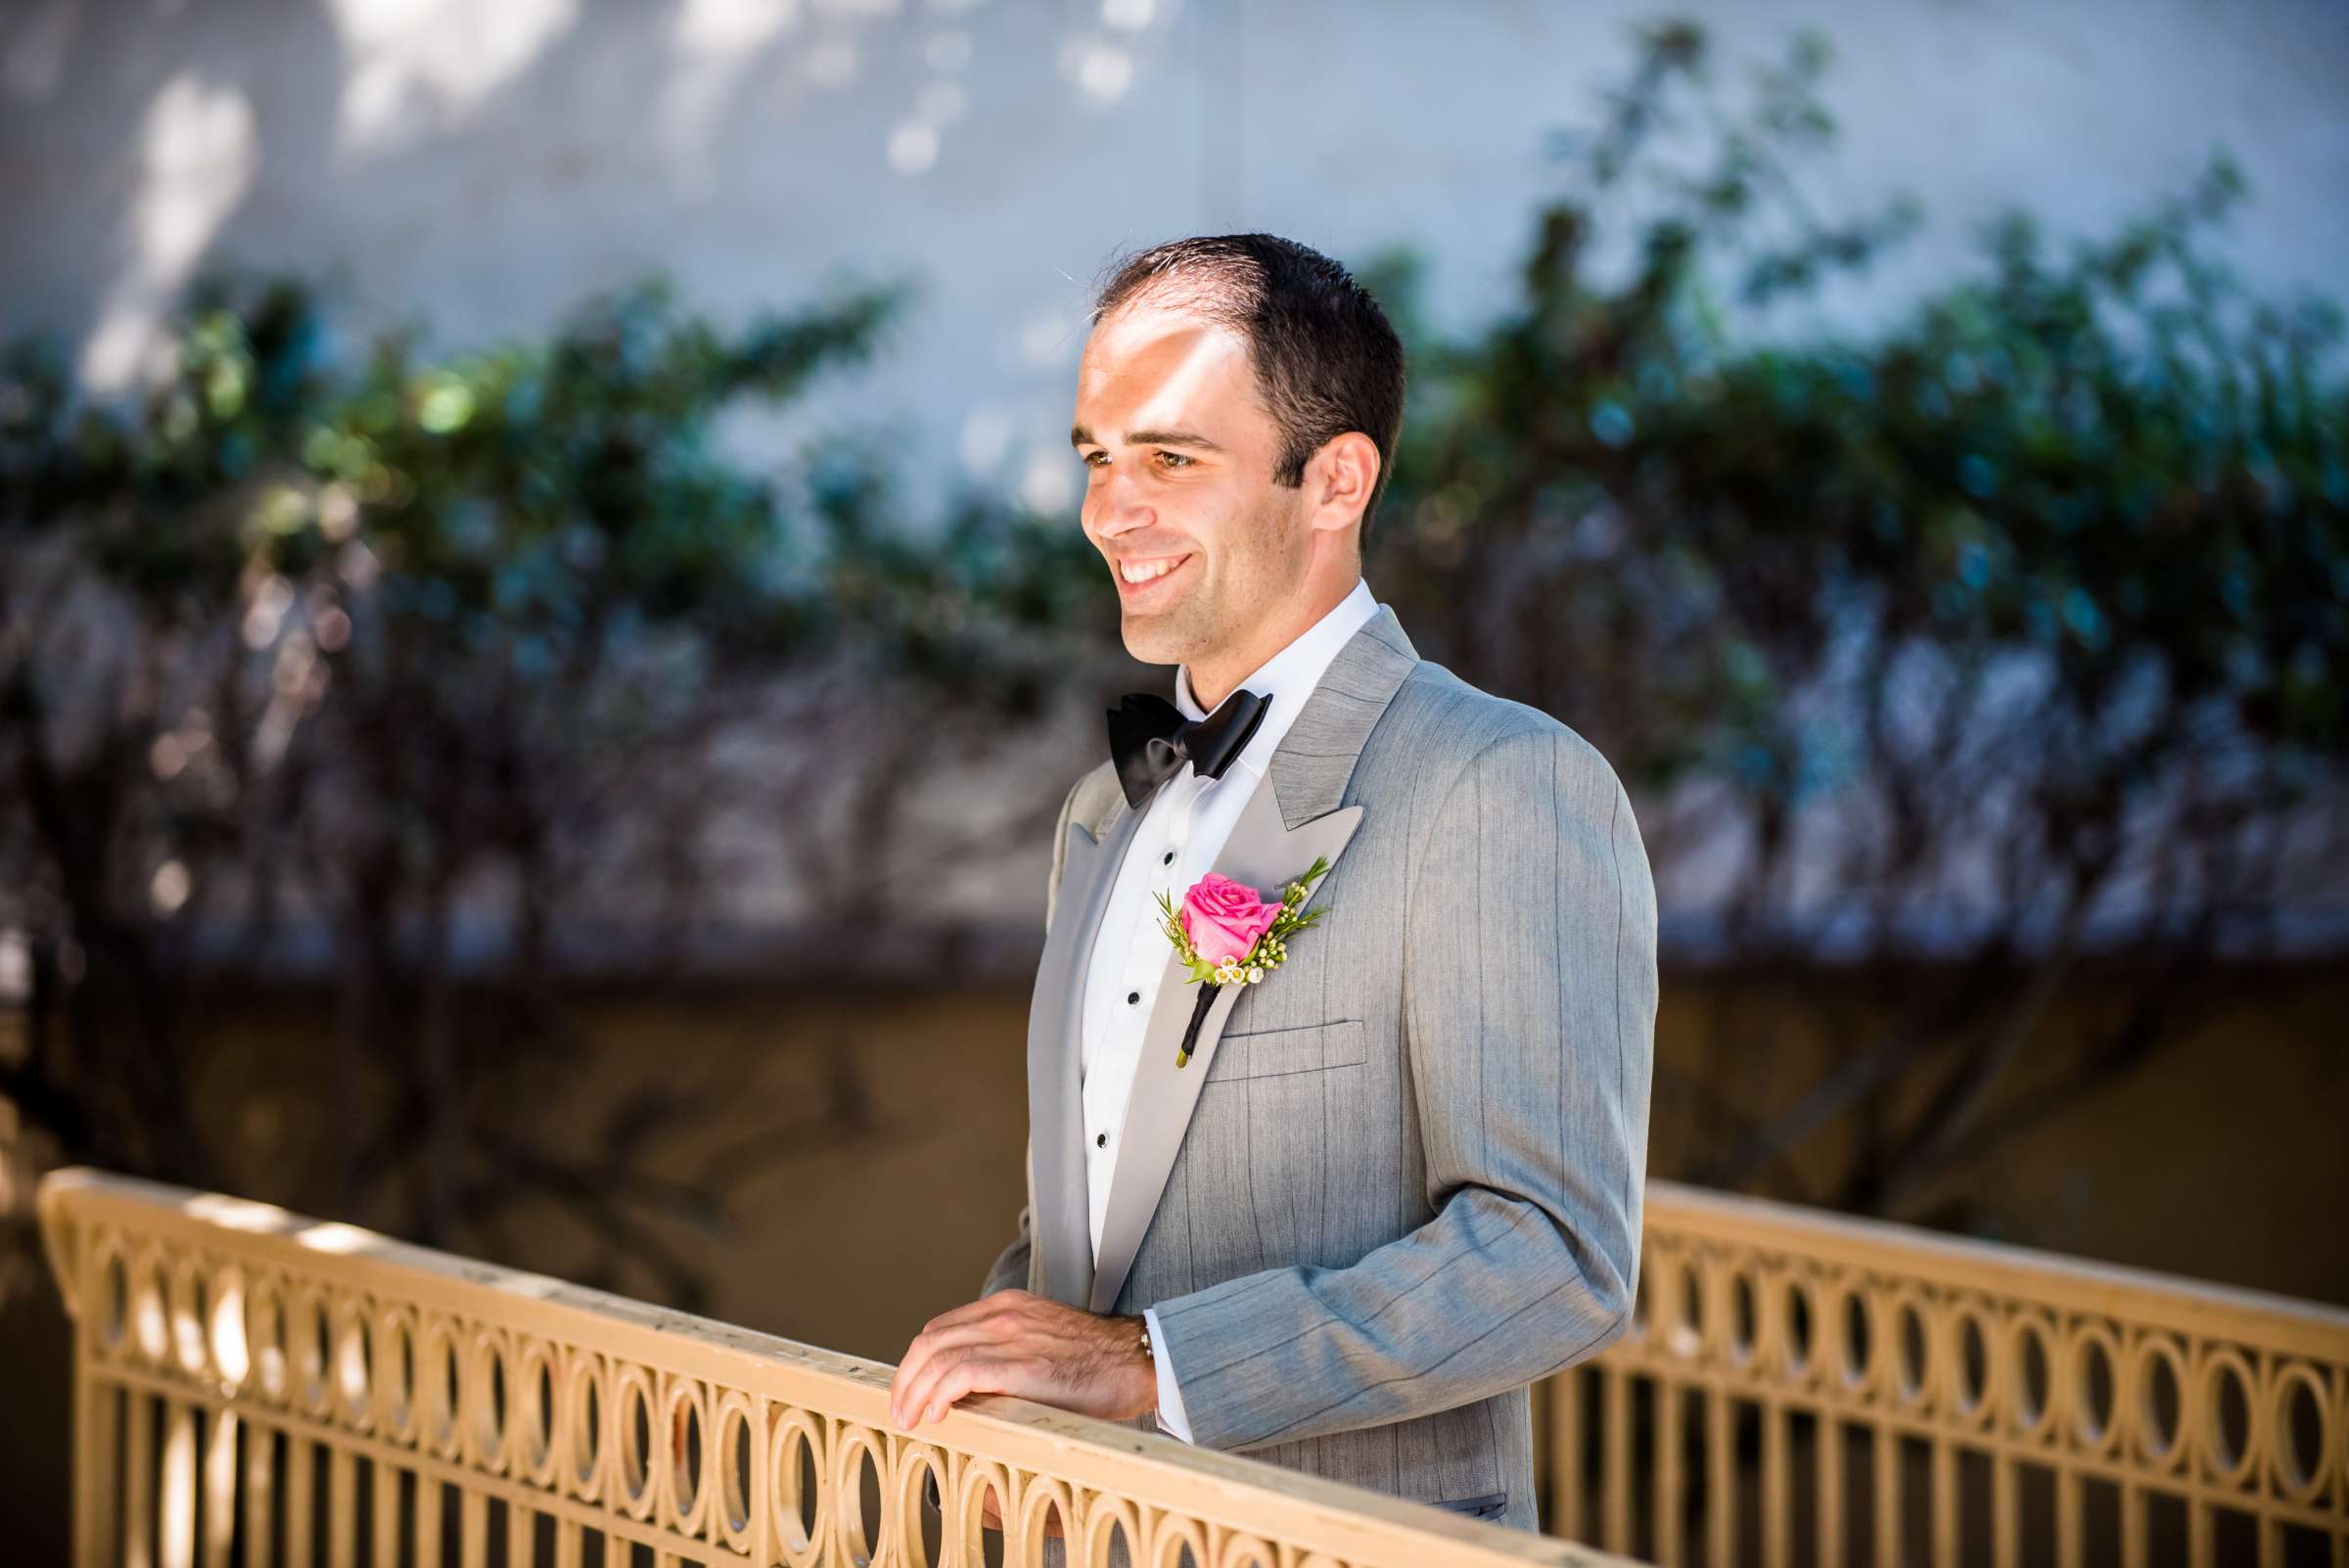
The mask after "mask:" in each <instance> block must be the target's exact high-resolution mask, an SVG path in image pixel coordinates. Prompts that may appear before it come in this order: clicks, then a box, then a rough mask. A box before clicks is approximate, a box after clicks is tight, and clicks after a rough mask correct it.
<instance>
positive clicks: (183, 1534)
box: [156, 1399, 196, 1568]
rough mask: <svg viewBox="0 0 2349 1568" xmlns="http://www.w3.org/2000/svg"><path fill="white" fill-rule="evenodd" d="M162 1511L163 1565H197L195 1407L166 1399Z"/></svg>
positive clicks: (160, 1550)
mask: <svg viewBox="0 0 2349 1568" xmlns="http://www.w3.org/2000/svg"><path fill="white" fill-rule="evenodd" d="M162 1488H163V1491H162V1504H163V1506H162V1512H161V1519H160V1521H159V1528H160V1529H161V1539H160V1540H158V1542H157V1543H156V1545H157V1554H156V1560H157V1561H158V1562H160V1563H161V1565H162V1568H196V1407H194V1406H192V1405H190V1404H189V1403H188V1402H187V1401H185V1400H177V1399H166V1400H164V1401H163V1470H162Z"/></svg>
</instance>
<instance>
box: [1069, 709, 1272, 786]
mask: <svg viewBox="0 0 2349 1568" xmlns="http://www.w3.org/2000/svg"><path fill="white" fill-rule="evenodd" d="M1271 702H1272V699H1271V698H1270V697H1267V696H1263V695H1261V694H1259V693H1257V692H1253V691H1250V690H1248V688H1246V687H1245V686H1243V687H1241V688H1240V689H1239V690H1237V691H1235V692H1233V693H1232V694H1231V695H1230V696H1228V697H1226V698H1224V699H1223V701H1222V704H1221V706H1220V707H1218V708H1217V709H1216V711H1215V712H1214V713H1212V714H1210V715H1207V716H1206V717H1205V718H1201V719H1185V718H1184V717H1183V716H1182V710H1181V709H1179V708H1177V707H1175V706H1174V704H1173V703H1171V702H1169V701H1167V700H1166V699H1165V698H1164V697H1159V696H1154V695H1152V694H1151V693H1149V692H1146V691H1129V692H1128V693H1127V694H1126V695H1125V696H1124V697H1122V698H1120V699H1119V700H1118V706H1117V707H1115V708H1112V709H1111V710H1110V711H1109V755H1110V757H1111V758H1112V759H1113V760H1114V761H1116V762H1117V764H1118V782H1119V783H1120V784H1122V785H1123V786H1125V789H1126V804H1127V805H1128V806H1130V807H1133V808H1134V809H1135V810H1137V811H1138V810H1140V809H1141V807H1142V803H1143V802H1144V801H1146V800H1148V799H1149V798H1150V792H1151V791H1152V790H1155V789H1157V788H1158V787H1159V785H1161V784H1163V783H1165V782H1166V781H1167V780H1168V779H1169V778H1170V777H1172V776H1173V775H1174V774H1175V773H1176V772H1179V771H1180V770H1181V768H1182V764H1183V763H1185V762H1188V763H1190V764H1191V766H1192V768H1193V769H1194V770H1196V771H1197V773H1198V774H1199V776H1200V777H1201V778H1221V777H1222V776H1223V770H1224V769H1225V768H1227V767H1229V766H1230V765H1231V762H1232V759H1233V758H1235V757H1237V756H1239V755H1240V748H1242V747H1244V746H1246V745H1247V744H1248V737H1249V736H1251V735H1253V734H1255V733H1256V726H1257V725H1259V724H1261V723H1263V722H1264V719H1265V710H1266V709H1267V707H1269V706H1270V705H1271Z"/></svg>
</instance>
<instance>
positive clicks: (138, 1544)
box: [122, 1389, 155, 1568]
mask: <svg viewBox="0 0 2349 1568" xmlns="http://www.w3.org/2000/svg"><path fill="white" fill-rule="evenodd" d="M122 1394H123V1404H124V1405H125V1406H126V1407H128V1415H129V1421H130V1425H129V1429H128V1433H127V1440H126V1441H125V1442H124V1444H123V1453H122V1564H123V1568H155V1400H154V1398H153V1397H152V1396H150V1395H147V1394H143V1393H141V1392H140V1391H139V1390H137V1389H124V1390H123V1391H122Z"/></svg>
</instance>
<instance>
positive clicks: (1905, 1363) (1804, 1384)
mask: <svg viewBox="0 0 2349 1568" xmlns="http://www.w3.org/2000/svg"><path fill="white" fill-rule="evenodd" d="M1644 1237H1645V1239H1644V1243H1643V1252H1642V1257H1641V1260H1640V1291H1639V1295H1640V1307H1639V1310H1638V1314H1637V1322H1636V1323H1635V1327H1634V1329H1633V1331H1632V1332H1631V1333H1630V1334H1628V1335H1627V1336H1626V1337H1625V1338H1624V1339H1622V1340H1620V1341H1618V1342H1617V1343H1616V1344H1615V1345H1614V1346H1613V1347H1611V1348H1610V1349H1609V1350H1608V1351H1607V1352H1606V1353H1605V1354H1603V1355H1602V1356H1600V1357H1599V1358H1597V1359H1596V1360H1592V1361H1589V1362H1586V1363H1584V1364H1583V1365H1581V1366H1578V1367H1576V1368H1574V1369H1572V1370H1570V1371H1568V1372H1565V1373H1562V1374H1560V1375H1559V1376H1558V1377H1555V1378H1552V1379H1549V1380H1547V1381H1546V1382H1545V1383H1543V1384H1542V1385H1539V1386H1538V1390H1537V1392H1538V1396H1539V1406H1538V1414H1539V1417H1540V1419H1541V1422H1542V1427H1541V1430H1542V1433H1543V1438H1544V1439H1545V1442H1544V1445H1543V1446H1544V1455H1543V1463H1544V1468H1545V1469H1546V1471H1547V1474H1548V1477H1549V1494H1550V1495H1549V1499H1548V1502H1549V1508H1548V1513H1547V1515H1546V1519H1547V1525H1548V1528H1550V1529H1552V1530H1554V1531H1556V1532H1558V1533H1559V1534H1562V1535H1566V1536H1570V1537H1573V1538H1575V1539H1578V1540H1581V1539H1596V1540H1598V1541H1599V1542H1600V1543H1602V1544H1603V1545H1605V1546H1607V1547H1608V1548H1609V1549H1612V1550H1615V1551H1621V1552H1628V1553H1632V1554H1635V1555H1636V1556H1639V1557H1641V1558H1643V1559H1647V1560H1652V1561H1655V1562H1659V1563H1665V1564H1680V1563H1684V1562H1691V1561H1696V1560H1700V1559H1701V1560H1702V1561H1704V1562H1706V1563H1709V1564H1712V1565H1715V1568H1726V1565H1727V1564H1730V1563H1732V1562H1759V1563H1760V1564H1762V1565H1763V1568H1786V1565H1789V1564H1793V1563H1796V1562H1804V1563H1810V1562H1817V1563H1820V1564H1838V1565H1839V1564H1845V1563H1854V1562H1868V1563H1872V1564H1892V1563H1930V1564H1933V1565H1934V1568H1951V1565H1955V1564H1957V1563H1989V1564H1997V1565H1999V1568H2009V1565H2012V1564H2016V1563H2019V1562H2026V1561H2027V1562H2047V1561H2051V1562H2054V1563H2057V1564H2060V1565H2062V1568H2078V1565H2081V1564H2083V1563H2087V1562H2111V1561H2117V1562H2119V1563H2121V1564H2124V1565H2125V1568H2142V1565H2143V1564H2146V1563H2147V1562H2148V1561H2164V1562H2170V1561H2181V1560H2183V1561H2188V1562H2191V1563H2194V1564H2196V1565H2203V1564H2211V1563H2221V1562H2225V1563H2234V1562H2242V1563H2258V1564H2261V1565H2262V1568H2275V1565H2280V1564H2285V1563H2316V1564H2329V1565H2330V1568H2349V1313H2345V1312H2342V1311H2340V1310H2338V1309H2334V1308H2328V1307H2321V1306H2316V1305H2313V1304H2309V1303H2304V1302H2296V1301H2290V1300H2286V1299H2284V1298H2280V1297H2274V1296H2265V1295H2260V1294H2256V1293H2253V1292H2249V1291H2238V1290H2229V1289H2222V1288H2218V1287H2214V1286H2209V1285H2204V1284H2200V1283H2197V1282H2195V1281H2192V1280H2185V1279H2178V1278H2173V1277H2169V1276H2165V1275H2159V1274H2150V1273H2143V1272H2139V1271H2136V1270H2131V1269H2123V1268H2105V1267H2100V1266H2097V1265H2094V1264H2087V1263H2081V1262H2076V1261H2072V1260H2069V1259H2064V1258H2059V1257H2053V1256H2050V1255H2048V1254H2044V1253H2035V1252H2030V1251H2026V1250H2024V1249H2021V1248H2016V1247H2007V1246H2000V1245H1993V1244H1987V1243H1978V1242H1969V1241H1963V1240H1957V1239H1952V1238H1947V1237H1941V1236H1936V1235H1934V1234H1932V1233H1930V1232H1926V1231H1921V1230H1916V1229H1912V1228H1910V1227H1907V1226H1902V1225H1894V1224H1886V1223H1880V1222H1866V1221H1857V1220H1849V1219H1843V1218H1839V1217H1836V1216H1831V1215H1825V1214H1820V1213H1818V1212H1816V1211H1811V1210H1805V1209H1798V1208H1792V1207H1788V1206H1785V1205H1780V1204H1773V1203H1765V1202H1760V1201H1756V1200H1752V1199H1742V1198H1734V1197H1729V1196H1726V1195H1722V1194H1718V1193H1711V1192H1706V1191H1702V1190H1699V1189H1695V1188H1689V1187H1681V1186H1678V1185H1674V1184H1672V1183H1666V1182H1651V1183H1649V1185H1648V1188H1647V1197H1646V1216H1645V1229H1644ZM1699 1548H1701V1551H1700V1550H1699ZM2156 1548H2161V1549H2159V1550H2156Z"/></svg>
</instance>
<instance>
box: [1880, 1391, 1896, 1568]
mask: <svg viewBox="0 0 2349 1568" xmlns="http://www.w3.org/2000/svg"><path fill="white" fill-rule="evenodd" d="M1874 1469H1875V1472H1876V1473H1875V1483H1876V1562H1877V1563H1878V1564H1879V1565H1886V1568H1888V1565H1890V1564H1892V1563H1897V1562H1899V1561H1900V1560H1901V1545H1902V1544H1901V1440H1900V1437H1899V1436H1898V1434H1896V1433H1895V1432H1894V1431H1893V1429H1892V1427H1891V1426H1890V1425H1889V1424H1887V1423H1886V1422H1885V1421H1884V1420H1883V1419H1882V1417H1878V1418H1877V1422H1876V1462H1875V1466H1874Z"/></svg>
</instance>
